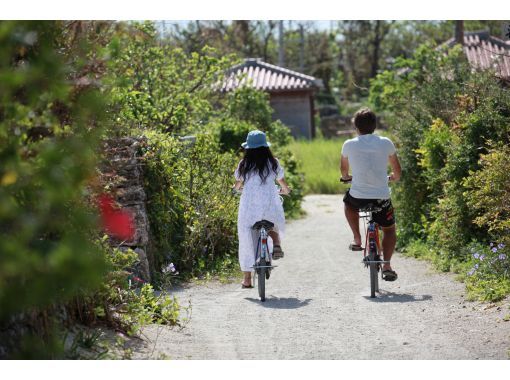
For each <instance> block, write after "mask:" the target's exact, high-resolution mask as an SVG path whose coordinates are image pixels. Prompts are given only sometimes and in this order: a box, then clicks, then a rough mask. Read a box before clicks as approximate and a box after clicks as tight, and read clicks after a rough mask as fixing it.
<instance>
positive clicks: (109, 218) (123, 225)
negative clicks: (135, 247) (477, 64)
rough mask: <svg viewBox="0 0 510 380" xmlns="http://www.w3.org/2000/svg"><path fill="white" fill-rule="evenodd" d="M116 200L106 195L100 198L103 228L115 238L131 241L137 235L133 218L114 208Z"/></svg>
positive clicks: (127, 213) (129, 214)
mask: <svg viewBox="0 0 510 380" xmlns="http://www.w3.org/2000/svg"><path fill="white" fill-rule="evenodd" d="M114 203H115V202H114V200H113V198H112V197H110V196H109V195H106V194H102V195H100V196H99V209H100V210H101V220H102V222H103V228H104V229H105V230H106V231H107V232H108V233H109V234H110V235H111V236H113V237H116V238H117V239H120V240H130V239H132V238H133V236H134V234H135V227H134V223H133V216H132V215H131V213H129V212H127V211H123V210H119V209H115V208H114V207H113V205H114Z"/></svg>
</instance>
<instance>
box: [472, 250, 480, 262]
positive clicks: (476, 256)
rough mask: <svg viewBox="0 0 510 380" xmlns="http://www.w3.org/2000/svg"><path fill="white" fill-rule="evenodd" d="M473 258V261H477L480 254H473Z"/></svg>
mask: <svg viewBox="0 0 510 380" xmlns="http://www.w3.org/2000/svg"><path fill="white" fill-rule="evenodd" d="M473 257H474V258H475V259H477V260H478V258H479V257H480V254H479V253H478V252H477V253H475V254H474V255H473Z"/></svg>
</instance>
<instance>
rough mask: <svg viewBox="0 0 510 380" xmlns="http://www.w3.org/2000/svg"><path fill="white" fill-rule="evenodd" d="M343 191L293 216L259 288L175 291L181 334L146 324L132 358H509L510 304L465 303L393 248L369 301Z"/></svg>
mask: <svg viewBox="0 0 510 380" xmlns="http://www.w3.org/2000/svg"><path fill="white" fill-rule="evenodd" d="M342 207H343V205H342V202H341V197H340V196H336V195H332V196H331V195H312V196H308V197H306V199H305V202H304V209H305V210H306V212H307V217H306V218H303V219H300V220H296V221H292V222H290V223H289V224H288V227H287V231H288V232H287V236H286V239H285V241H284V245H283V247H284V250H285V252H286V257H285V258H284V259H283V260H280V261H277V262H276V264H278V268H276V269H275V270H274V271H273V273H272V276H271V279H270V280H269V282H268V283H267V297H268V299H267V301H266V302H265V303H261V302H259V300H258V295H257V290H256V289H241V287H240V285H239V284H237V283H235V284H228V285H222V284H218V283H208V284H206V285H191V286H189V287H187V288H182V289H176V290H175V291H174V294H176V295H177V297H178V298H179V299H180V302H181V304H183V305H185V304H186V303H187V301H188V300H190V301H191V304H192V318H191V321H190V322H189V324H188V325H187V326H186V327H185V328H184V329H182V330H177V329H171V328H167V327H161V326H149V327H147V328H146V329H145V330H144V335H145V336H146V337H147V338H148V340H147V341H145V342H144V343H143V344H140V345H138V347H136V348H135V353H134V358H154V357H158V356H161V354H163V355H164V356H165V357H167V358H169V359H508V358H509V349H510V322H505V321H503V317H504V316H506V315H508V314H510V309H509V302H503V303H500V304H499V305H484V304H479V303H475V302H468V301H465V300H464V286H463V284H461V283H459V282H456V281H455V280H454V279H453V276H452V275H450V274H441V273H436V272H434V271H433V270H432V269H431V268H430V267H429V266H428V265H427V264H426V263H424V262H421V261H417V260H414V259H410V258H405V257H402V256H401V255H398V254H396V255H395V256H394V259H393V260H392V263H393V267H394V269H395V270H396V271H397V272H398V273H399V279H398V280H397V281H395V282H393V283H391V282H385V281H380V286H381V295H380V297H378V298H376V299H371V298H370V297H369V295H370V289H369V276H368V270H367V269H365V268H364V267H363V266H362V264H361V257H360V252H352V251H349V250H348V249H347V246H348V243H349V241H350V238H351V236H350V233H349V229H348V226H347V223H346V221H345V218H344V216H343V210H342Z"/></svg>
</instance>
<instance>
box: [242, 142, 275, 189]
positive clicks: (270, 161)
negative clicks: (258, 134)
mask: <svg viewBox="0 0 510 380" xmlns="http://www.w3.org/2000/svg"><path fill="white" fill-rule="evenodd" d="M252 170H253V171H256V172H258V174H259V176H260V179H261V180H262V183H265V182H266V179H267V177H268V176H269V173H270V172H271V170H272V171H273V172H274V173H275V174H276V173H277V172H278V161H276V159H275V158H274V157H273V154H272V153H271V150H270V149H269V148H268V147H265V146H262V147H260V148H253V149H246V150H245V151H244V158H243V160H242V161H241V163H240V164H239V175H240V176H241V178H242V179H243V181H246V176H247V175H248V173H250V172H251V171H252Z"/></svg>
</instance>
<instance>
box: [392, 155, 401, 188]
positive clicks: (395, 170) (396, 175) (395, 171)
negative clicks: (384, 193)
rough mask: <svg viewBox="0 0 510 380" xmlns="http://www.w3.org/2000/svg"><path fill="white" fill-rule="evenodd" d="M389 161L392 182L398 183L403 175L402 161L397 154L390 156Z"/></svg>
mask: <svg viewBox="0 0 510 380" xmlns="http://www.w3.org/2000/svg"><path fill="white" fill-rule="evenodd" d="M389 161H390V166H391V170H392V172H391V174H390V181H398V180H399V179H400V176H401V174H402V168H401V167H400V161H399V160H398V157H397V153H396V152H395V153H393V154H392V155H390V156H389Z"/></svg>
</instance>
